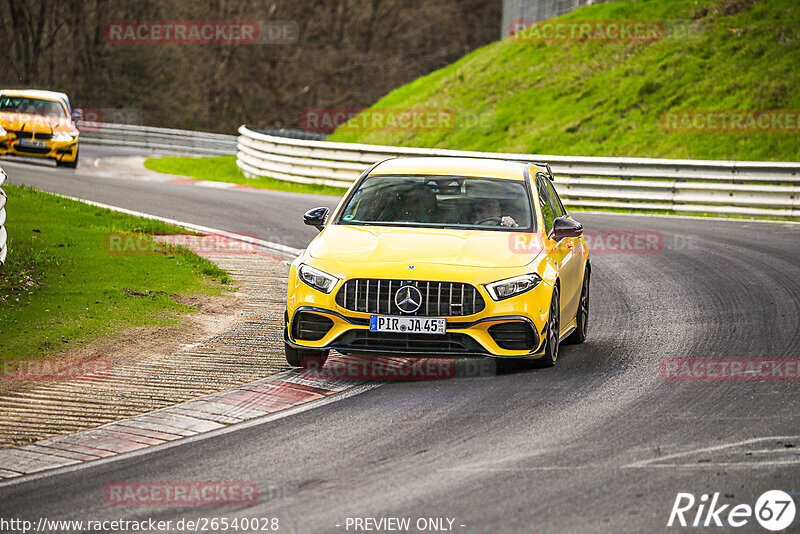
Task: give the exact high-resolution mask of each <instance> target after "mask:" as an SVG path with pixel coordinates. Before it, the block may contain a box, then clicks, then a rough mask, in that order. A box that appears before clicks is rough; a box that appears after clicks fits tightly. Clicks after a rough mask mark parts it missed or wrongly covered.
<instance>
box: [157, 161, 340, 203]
mask: <svg viewBox="0 0 800 534" xmlns="http://www.w3.org/2000/svg"><path fill="white" fill-rule="evenodd" d="M144 166H145V167H146V168H148V169H150V170H151V171H156V172H163V173H166V174H175V175H178V176H186V177H187V178H191V179H193V180H211V181H215V182H228V183H232V184H239V185H248V186H250V187H259V188H262V189H274V190H277V191H289V192H291V193H310V194H313V195H334V196H339V197H340V196H342V195H343V194H344V193H345V191H346V189H345V188H343V187H331V186H328V185H319V184H298V183H294V182H284V181H283V180H277V179H275V178H248V177H247V176H245V175H244V174H242V171H241V169H239V167H238V166H237V165H236V156H218V157H202V158H191V157H180V156H175V157H173V156H169V157H158V158H147V159H146V160H145V162H144Z"/></svg>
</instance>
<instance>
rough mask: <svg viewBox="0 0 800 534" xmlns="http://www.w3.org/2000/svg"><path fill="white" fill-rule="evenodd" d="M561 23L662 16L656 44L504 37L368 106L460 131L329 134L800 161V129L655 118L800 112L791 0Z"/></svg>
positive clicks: (669, 2) (668, 1)
mask: <svg viewBox="0 0 800 534" xmlns="http://www.w3.org/2000/svg"><path fill="white" fill-rule="evenodd" d="M558 20H575V21H585V20H645V21H660V22H661V23H663V25H664V27H665V29H666V31H665V34H664V37H663V38H661V39H659V40H655V41H653V42H563V41H562V42H525V41H515V40H512V39H506V40H505V41H500V42H496V43H493V44H491V45H488V46H486V47H484V48H482V49H479V50H477V51H475V52H473V53H471V54H469V55H468V56H466V57H464V58H462V59H461V60H459V61H458V62H456V63H454V64H452V65H450V66H448V67H446V68H444V69H441V70H438V71H436V72H434V73H432V74H430V75H427V76H424V77H422V78H419V79H417V80H416V81H414V82H412V83H410V84H408V85H405V86H403V87H400V88H398V89H396V90H395V91H392V92H391V93H389V95H387V96H386V97H384V98H383V99H381V100H380V101H379V102H377V103H376V104H375V105H374V106H373V108H391V109H398V108H415V109H421V108H425V109H430V108H434V109H449V110H453V112H454V113H455V115H456V124H457V126H456V127H455V128H453V129H449V130H442V131H432V130H428V131H424V130H418V131H394V132H389V131H345V128H340V129H339V130H337V132H336V133H335V134H334V135H333V136H332V137H331V138H330V139H329V140H331V141H348V142H362V143H374V144H387V145H406V146H424V147H440V148H453V149H470V150H484V151H503V152H505V151H508V152H524V153H538V154H564V155H587V156H642V157H675V158H701V159H744V160H779V161H798V160H800V133H798V131H800V130H798V129H797V128H795V131H794V132H790V133H786V132H752V133H750V132H748V133H730V132H710V133H709V132H667V131H665V130H664V129H663V128H662V126H661V125H660V118H661V116H662V114H663V113H665V112H667V111H670V110H697V109H702V110H776V109H782V110H800V68H799V67H798V66H800V6H798V4H797V1H796V0H766V1H759V2H756V1H752V0H724V1H720V0H644V1H639V2H636V1H617V2H611V3H607V4H600V5H596V6H588V7H585V8H581V9H578V10H576V11H574V12H572V13H570V14H568V15H565V16H563V17H561V18H560V19H558ZM475 117H478V120H477V121H475ZM465 122H466V123H470V124H464V123H465ZM476 122H477V124H476ZM795 126H797V125H795Z"/></svg>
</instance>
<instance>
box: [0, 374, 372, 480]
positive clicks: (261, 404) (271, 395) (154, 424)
mask: <svg viewBox="0 0 800 534" xmlns="http://www.w3.org/2000/svg"><path fill="white" fill-rule="evenodd" d="M359 385H363V382H362V381H356V380H340V379H336V378H320V377H318V376H312V375H310V374H307V373H305V372H301V371H287V372H284V373H279V374H277V375H273V376H270V377H268V378H264V379H262V380H257V381H255V382H251V383H249V384H245V385H243V386H239V387H237V388H234V389H230V390H228V391H224V392H221V393H214V394H212V395H207V396H205V397H200V398H197V399H193V400H190V401H187V402H183V403H181V404H176V405H174V406H170V407H168V408H163V409H161V410H156V411H154V412H149V413H146V414H142V415H138V416H135V417H131V418H129V419H123V420H121V421H117V422H114V423H109V424H107V425H104V426H101V427H98V428H95V429H92V430H86V431H83V432H78V433H75V434H69V435H64V436H58V437H55V438H50V439H46V440H42V441H38V442H36V443H33V444H30V445H23V446H20V447H15V448H10V449H2V450H0V480H2V481H5V480H6V479H13V478H16V477H20V476H23V475H30V474H34V473H39V472H42V471H47V470H51V469H58V468H61V467H66V466H73V465H76V464H80V463H83V462H90V461H93V460H99V459H102V458H108V457H111V456H116V455H119V454H123V453H129V452H132V451H139V450H141V449H146V448H148V447H153V446H156V445H161V444H164V443H167V442H172V441H176V440H180V439H182V438H189V437H192V436H197V435H199V434H203V433H207V432H211V431H214V430H218V429H221V428H224V427H226V426H229V425H235V424H238V423H244V422H246V421H249V420H255V419H258V418H264V417H267V416H269V415H271V414H275V413H276V412H281V411H284V410H288V409H289V408H293V407H296V406H300V405H302V404H305V403H308V402H311V401H315V400H319V399H324V398H326V397H329V396H331V395H334V394H336V393H341V392H344V391H345V390H348V389H351V388H354V387H355V386H359ZM378 385H380V384H379V383H374V384H372V385H371V387H377V386H378ZM367 389H370V388H367Z"/></svg>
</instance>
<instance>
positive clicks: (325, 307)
mask: <svg viewBox="0 0 800 534" xmlns="http://www.w3.org/2000/svg"><path fill="white" fill-rule="evenodd" d="M293 278H294V277H293ZM295 281H296V278H294V279H293V280H291V281H290V292H289V294H290V296H289V299H288V300H287V310H286V316H285V320H286V328H285V329H284V340H285V342H286V343H287V344H288V345H290V346H292V347H296V348H302V349H316V350H330V349H335V350H338V351H339V352H343V353H347V354H363V355H377V354H394V355H402V356H433V355H437V356H443V355H446V356H492V357H496V358H538V357H540V356H542V355H543V353H544V339H545V336H544V335H543V333H544V330H545V328H546V321H547V310H548V309H549V299H550V294H549V291H548V288H547V287H546V286H545V284H540V285H539V286H537V288H535V289H533V290H531V291H528V292H527V293H523V294H521V295H518V296H516V297H512V298H509V299H506V300H501V301H494V300H492V299H491V297H490V296H489V295H488V293H487V292H486V289H485V288H484V287H483V286H479V285H477V284H476V287H478V291H479V292H480V294H481V296H482V297H483V298H484V302H485V305H486V307H485V308H484V309H483V310H482V311H481V312H480V313H476V314H473V315H469V316H458V317H446V320H447V327H446V332H445V334H401V333H390V334H386V333H378V332H371V331H370V328H369V324H370V315H371V314H369V313H361V312H354V311H350V310H346V309H344V308H342V307H340V306H339V305H338V304H337V303H336V300H335V295H336V293H337V291H338V289H339V287H340V286H341V283H342V282H340V284H339V285H337V287H336V288H335V289H334V290H333V291H332V292H331V293H330V294H324V293H321V292H319V291H317V290H315V289H313V288H311V287H309V286H307V285H306V284H304V283H302V282H297V283H295ZM545 303H547V304H545ZM300 313H307V314H313V315H314V316H317V317H320V316H321V317H324V318H327V320H329V321H330V322H331V323H332V324H331V326H330V328H329V329H328V330H327V332H326V333H325V334H324V335H323V336H322V337H321V338H319V339H317V340H309V339H300V337H301V336H299V335H298V329H297V327H298V325H297V323H296V320H297V318H298V317H299V314H300ZM306 317H308V316H306ZM508 323H515V326H518V327H519V328H520V329H522V328H524V327H527V328H529V332H530V338H529V340H530V343H529V344H526V346H525V348H524V349H520V350H511V349H508V348H503V347H502V346H500V344H498V340H497V330H496V329H493V330H492V331H490V329H491V328H492V327H493V326H495V325H501V324H502V325H505V324H508ZM493 332H494V333H495V336H493V335H492V333H493Z"/></svg>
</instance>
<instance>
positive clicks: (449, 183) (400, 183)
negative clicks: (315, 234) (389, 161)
mask: <svg viewBox="0 0 800 534" xmlns="http://www.w3.org/2000/svg"><path fill="white" fill-rule="evenodd" d="M339 223H340V224H351V225H352V224H372V225H386V226H424V227H448V228H451V227H456V228H468V229H476V230H527V231H530V230H532V223H531V208H530V201H529V196H528V191H527V188H526V187H525V183H524V182H522V181H517V180H503V179H498V178H474V177H465V176H397V175H392V176H384V175H378V176H371V177H369V178H367V179H366V180H364V182H363V183H362V184H361V186H360V187H359V188H358V189H357V190H356V191H355V193H353V194H352V195H351V197H350V200H349V201H348V203H347V205H346V206H345V207H344V209H343V210H342V212H341V216H340V217H339Z"/></svg>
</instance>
